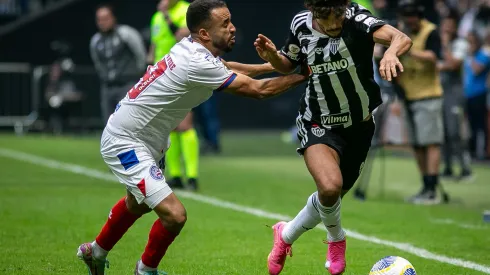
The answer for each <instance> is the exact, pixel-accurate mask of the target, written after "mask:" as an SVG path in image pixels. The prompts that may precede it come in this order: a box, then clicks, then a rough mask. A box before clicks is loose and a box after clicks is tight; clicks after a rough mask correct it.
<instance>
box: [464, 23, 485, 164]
mask: <svg viewBox="0 0 490 275" xmlns="http://www.w3.org/2000/svg"><path fill="white" fill-rule="evenodd" d="M467 39H468V43H469V56H468V58H466V60H465V62H464V93H465V97H466V111H467V114H468V120H469V123H470V127H471V138H470V152H471V154H472V155H473V157H476V158H477V159H483V158H484V157H485V152H486V150H485V148H486V147H487V146H488V145H487V144H486V143H487V142H486V141H487V137H488V130H487V93H488V86H487V77H488V75H489V72H490V52H489V51H488V50H487V49H486V48H484V47H482V46H483V44H482V43H483V40H482V38H481V37H480V36H479V35H478V33H477V32H476V31H474V32H470V34H469V35H468V38H467ZM481 135H483V141H482V139H481V138H479V137H480V136H481ZM478 141H481V142H478ZM482 143H483V146H481V147H483V148H481V147H480V148H478V147H479V146H478V144H482Z"/></svg>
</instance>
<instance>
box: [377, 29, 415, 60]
mask: <svg viewBox="0 0 490 275" xmlns="http://www.w3.org/2000/svg"><path fill="white" fill-rule="evenodd" d="M373 39H374V42H375V43H378V44H382V45H384V46H387V47H388V50H387V52H390V53H394V54H395V55H396V56H402V55H404V54H406V53H407V52H408V51H409V50H410V48H412V44H413V43H412V39H410V38H409V37H408V36H407V35H406V34H404V33H403V32H401V31H399V30H398V29H396V28H394V27H392V26H390V25H384V26H383V27H381V28H379V29H378V30H377V31H375V32H374V34H373Z"/></svg>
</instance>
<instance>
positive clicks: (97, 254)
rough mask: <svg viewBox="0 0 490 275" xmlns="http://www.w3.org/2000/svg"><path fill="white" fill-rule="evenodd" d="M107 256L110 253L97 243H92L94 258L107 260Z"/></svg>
mask: <svg viewBox="0 0 490 275" xmlns="http://www.w3.org/2000/svg"><path fill="white" fill-rule="evenodd" d="M107 254H109V251H105V250H104V249H103V248H102V247H100V246H99V245H98V244H97V242H96V241H93V242H92V255H93V257H94V258H96V259H98V260H105V258H107Z"/></svg>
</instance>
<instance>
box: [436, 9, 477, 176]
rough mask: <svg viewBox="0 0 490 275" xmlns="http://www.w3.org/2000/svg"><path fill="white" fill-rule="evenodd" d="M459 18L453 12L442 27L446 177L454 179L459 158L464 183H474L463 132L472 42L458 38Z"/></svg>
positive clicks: (441, 67)
mask: <svg viewBox="0 0 490 275" xmlns="http://www.w3.org/2000/svg"><path fill="white" fill-rule="evenodd" d="M458 22H459V16H458V14H457V12H456V11H455V10H451V11H450V12H449V13H448V15H447V17H445V18H444V19H443V20H442V24H441V42H442V53H443V60H441V61H440V62H439V63H438V64H437V67H438V69H439V71H440V72H441V73H440V76H441V83H442V87H443V90H444V95H443V118H444V146H443V155H444V167H445V168H444V170H443V172H442V177H444V178H454V173H453V165H452V160H453V157H456V158H457V159H458V161H459V164H460V165H461V174H460V175H459V179H460V180H467V179H470V178H471V176H472V172H471V168H470V163H471V156H470V154H469V152H468V148H467V144H466V140H465V138H464V137H463V133H462V129H463V127H462V126H463V124H464V119H465V115H464V105H465V102H464V94H463V83H462V82H463V81H462V65H463V62H464V60H465V58H466V56H467V54H468V42H467V41H466V40H465V39H463V38H458V36H457V31H458Z"/></svg>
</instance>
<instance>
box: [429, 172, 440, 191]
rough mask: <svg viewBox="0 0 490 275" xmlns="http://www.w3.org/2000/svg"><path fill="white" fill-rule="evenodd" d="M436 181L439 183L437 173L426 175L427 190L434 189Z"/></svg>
mask: <svg viewBox="0 0 490 275" xmlns="http://www.w3.org/2000/svg"><path fill="white" fill-rule="evenodd" d="M438 183H439V176H438V175H432V176H427V189H428V190H429V191H436V186H437V184H438Z"/></svg>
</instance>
